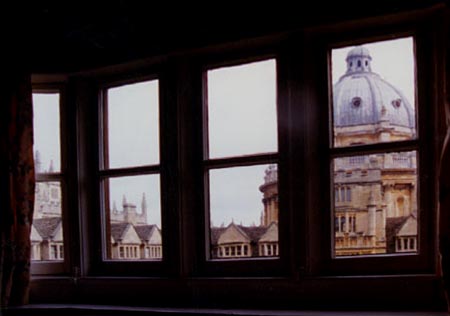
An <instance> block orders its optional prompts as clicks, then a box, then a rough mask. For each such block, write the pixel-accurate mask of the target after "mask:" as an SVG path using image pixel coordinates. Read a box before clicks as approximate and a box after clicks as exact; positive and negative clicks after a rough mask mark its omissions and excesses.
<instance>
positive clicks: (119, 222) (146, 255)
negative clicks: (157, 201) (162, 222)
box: [109, 193, 162, 260]
mask: <svg viewBox="0 0 450 316" xmlns="http://www.w3.org/2000/svg"><path fill="white" fill-rule="evenodd" d="M110 216H111V217H110V223H111V224H110V235H111V240H110V249H111V250H110V255H109V257H110V258H111V259H125V260H141V259H144V260H145V259H147V260H159V259H161V258H162V237H161V230H160V229H159V228H158V226H157V225H151V224H148V220H147V200H146V197H145V193H143V194H142V201H141V211H140V212H138V211H137V208H136V205H135V204H132V203H129V202H127V199H126V197H125V196H124V197H123V199H122V210H121V211H119V210H118V209H117V207H116V205H115V203H113V209H112V210H111V212H110Z"/></svg>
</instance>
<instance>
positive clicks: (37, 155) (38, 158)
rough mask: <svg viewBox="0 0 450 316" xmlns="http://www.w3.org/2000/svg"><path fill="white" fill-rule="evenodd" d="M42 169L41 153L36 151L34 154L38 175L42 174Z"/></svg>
mask: <svg viewBox="0 0 450 316" xmlns="http://www.w3.org/2000/svg"><path fill="white" fill-rule="evenodd" d="M41 168H42V161H41V153H40V152H39V150H36V151H35V153H34V169H35V172H36V173H40V172H41Z"/></svg>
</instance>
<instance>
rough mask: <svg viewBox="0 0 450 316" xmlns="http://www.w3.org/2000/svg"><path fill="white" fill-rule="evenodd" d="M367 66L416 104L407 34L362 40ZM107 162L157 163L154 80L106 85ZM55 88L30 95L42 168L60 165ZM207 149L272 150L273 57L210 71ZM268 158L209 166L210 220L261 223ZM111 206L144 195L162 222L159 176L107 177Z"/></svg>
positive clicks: (340, 60) (338, 69) (337, 61)
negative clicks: (369, 60) (252, 163)
mask: <svg viewBox="0 0 450 316" xmlns="http://www.w3.org/2000/svg"><path fill="white" fill-rule="evenodd" d="M364 46H365V47H366V48H368V49H369V51H370V53H371V56H372V71H374V72H376V73H378V74H379V75H381V77H382V78H384V79H385V80H387V81H388V82H390V83H391V84H393V85H394V86H396V87H397V88H399V89H400V90H401V91H403V93H404V94H405V96H406V97H407V98H408V99H409V101H410V102H411V104H414V55H413V42H412V39H411V38H407V39H400V40H393V41H384V42H380V43H372V44H366V45H364ZM352 48H353V46H352V47H345V48H340V49H334V50H332V80H333V83H335V82H336V81H337V80H338V79H339V78H340V76H342V75H343V74H344V73H345V71H346V62H345V58H346V55H347V53H348V51H349V50H350V49H352ZM108 101H109V111H108V115H109V116H108V120H109V139H110V143H109V157H110V167H112V168H115V167H130V166H141V165H147V164H158V163H159V124H158V120H159V112H158V104H159V97H158V81H157V80H153V81H147V82H143V83H138V84H133V85H126V86H122V87H118V88H113V89H109V90H108ZM58 102H59V96H58V94H34V95H33V103H34V108H35V111H34V124H35V150H36V149H37V150H39V151H40V154H41V161H42V165H43V168H44V169H48V165H49V164H50V160H53V164H54V168H55V171H58V170H59V168H60V158H59V157H60V155H59V151H58V148H59V147H60V145H59V142H60V141H59V137H58V135H59V128H58V126H59V119H58V117H59V111H58ZM208 106H209V113H208V115H209V124H208V131H209V155H210V157H211V158H222V157H231V156H241V155H249V154H259V153H266V152H276V151H277V150H278V149H277V148H278V144H277V127H276V62H275V61H274V60H269V61H263V62H256V63H250V64H246V65H244V66H234V67H226V68H219V69H215V70H210V71H208ZM267 167H268V166H267V165H263V166H252V167H239V168H229V169H215V170H212V171H211V172H210V195H211V196H210V204H211V221H212V223H213V224H214V225H216V226H220V225H221V224H222V223H223V224H224V225H227V224H229V223H230V222H231V221H232V220H233V221H234V222H235V223H237V224H240V223H242V224H244V225H252V224H256V225H258V224H259V221H260V215H261V211H262V210H263V204H262V202H261V199H262V193H261V192H260V191H259V186H260V185H261V184H262V183H263V182H264V170H265V169H266V168H267ZM110 189H111V207H112V204H113V202H114V201H115V202H116V205H117V208H118V209H119V210H121V209H122V197H123V195H125V196H126V198H127V201H128V202H129V203H134V204H136V205H137V207H138V211H139V212H140V207H141V200H142V194H143V193H145V195H146V199H147V204H148V212H149V214H148V218H149V223H154V224H157V225H158V226H159V227H161V224H160V218H161V215H160V213H161V209H160V200H159V176H158V175H152V176H135V177H124V178H116V179H112V180H111V184H110Z"/></svg>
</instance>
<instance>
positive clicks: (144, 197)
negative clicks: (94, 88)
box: [101, 79, 162, 260]
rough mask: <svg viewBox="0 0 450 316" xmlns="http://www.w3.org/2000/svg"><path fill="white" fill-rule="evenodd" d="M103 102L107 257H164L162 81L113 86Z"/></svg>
mask: <svg viewBox="0 0 450 316" xmlns="http://www.w3.org/2000/svg"><path fill="white" fill-rule="evenodd" d="M103 100H104V103H103V112H102V115H103V117H102V119H103V121H102V123H103V125H102V126H103V129H102V130H101V135H102V136H103V138H102V141H103V161H102V162H101V163H102V168H101V187H102V190H103V206H104V207H103V213H104V217H103V218H104V221H105V222H104V229H105V235H104V240H105V242H104V244H105V249H104V253H105V259H107V260H122V259H126V260H161V258H162V257H161V256H160V255H159V254H158V255H157V254H156V252H155V249H156V247H162V236H161V193H160V186H161V185H160V154H159V153H160V146H159V143H160V141H159V82H158V80H156V79H155V80H150V81H143V82H137V83H132V84H124V85H120V86H115V87H109V88H106V89H105V90H104V93H103ZM141 247H142V248H145V247H147V248H148V249H150V254H151V255H145V252H143V253H141V252H140V251H139V249H140V248H141Z"/></svg>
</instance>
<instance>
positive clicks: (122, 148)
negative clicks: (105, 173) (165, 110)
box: [107, 80, 159, 168]
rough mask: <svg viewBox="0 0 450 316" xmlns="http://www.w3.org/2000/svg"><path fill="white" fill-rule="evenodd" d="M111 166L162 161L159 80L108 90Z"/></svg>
mask: <svg viewBox="0 0 450 316" xmlns="http://www.w3.org/2000/svg"><path fill="white" fill-rule="evenodd" d="M107 113H108V141H109V144H108V155H109V156H108V157H109V167H110V168H121V167H131V166H142V165H152V164H158V163H159V93H158V80H153V81H147V82H141V83H135V84H129V85H125V86H121V87H116V88H111V89H108V110H107Z"/></svg>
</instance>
